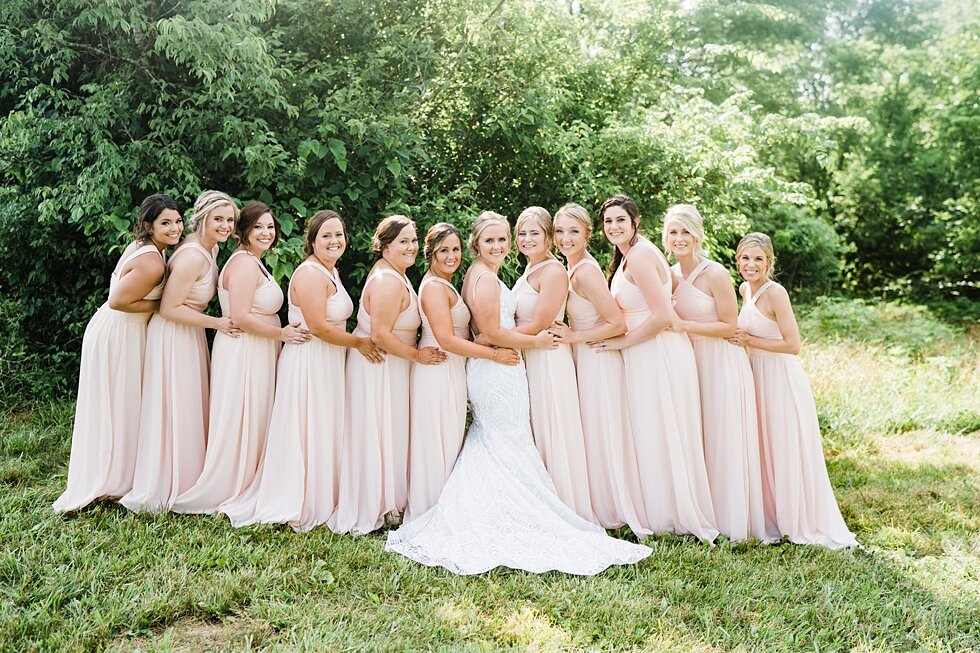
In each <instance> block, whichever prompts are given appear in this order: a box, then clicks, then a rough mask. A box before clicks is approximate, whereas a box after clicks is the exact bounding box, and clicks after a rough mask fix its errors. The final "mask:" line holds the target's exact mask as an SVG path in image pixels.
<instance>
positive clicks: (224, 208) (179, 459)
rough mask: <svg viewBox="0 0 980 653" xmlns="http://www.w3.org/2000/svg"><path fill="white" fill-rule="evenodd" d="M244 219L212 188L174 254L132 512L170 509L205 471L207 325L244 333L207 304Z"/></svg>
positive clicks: (152, 360)
mask: <svg viewBox="0 0 980 653" xmlns="http://www.w3.org/2000/svg"><path fill="white" fill-rule="evenodd" d="M236 220H238V206H237V205H236V204H235V201H234V200H233V199H231V197H229V196H228V195H226V194H225V193H222V192H220V191H216V190H208V191H204V192H203V193H201V194H200V196H198V198H197V201H195V202H194V213H193V214H192V215H191V219H190V220H189V221H188V226H189V228H190V230H191V234H190V235H189V236H187V238H185V239H184V241H183V242H182V243H181V244H180V246H179V247H178V248H177V251H176V252H174V254H173V256H171V257H170V262H169V263H168V265H167V268H168V273H167V284H166V286H164V289H163V296H162V297H161V298H160V312H159V313H158V314H156V315H154V316H153V317H152V318H150V324H149V326H148V327H147V334H146V356H145V360H144V363H143V395H142V396H143V404H142V410H141V412H140V425H139V444H138V448H137V453H136V471H135V477H134V479H133V488H132V490H131V491H130V492H129V493H128V494H126V496H124V497H123V498H122V499H120V500H119V502H120V503H121V504H123V505H124V506H126V507H127V508H129V509H130V510H136V511H139V510H148V511H152V512H160V511H165V510H169V509H170V507H171V506H172V505H173V504H174V501H176V500H177V497H178V496H180V495H181V494H182V493H183V492H185V491H186V490H188V489H189V488H190V487H191V486H192V485H193V484H194V482H195V481H196V480H197V479H198V477H199V476H200V475H201V470H202V469H203V467H204V448H205V438H206V437H207V432H208V399H209V384H208V343H207V340H206V339H205V337H204V329H216V330H217V331H219V332H220V333H223V334H225V335H226V336H230V337H232V338H237V337H238V336H239V335H241V330H240V329H239V328H238V327H237V326H236V325H235V324H234V323H232V321H231V318H230V317H228V316H227V315H225V316H222V317H212V316H210V315H205V313H204V309H205V308H207V306H208V302H210V301H211V298H212V297H214V293H215V290H216V289H217V285H218V266H217V264H216V263H215V256H217V254H218V244H219V243H223V242H225V241H226V240H228V237H229V236H231V234H232V232H233V231H234V230H235V221H236Z"/></svg>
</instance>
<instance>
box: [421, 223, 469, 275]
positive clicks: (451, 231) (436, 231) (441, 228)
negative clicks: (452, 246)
mask: <svg viewBox="0 0 980 653" xmlns="http://www.w3.org/2000/svg"><path fill="white" fill-rule="evenodd" d="M450 236H456V237H457V238H459V247H460V249H462V248H463V234H461V233H459V229H457V228H456V227H455V226H453V225H451V224H449V223H448V222H439V223H437V224H434V225H432V226H431V227H429V230H428V231H427V232H426V234H425V248H424V249H423V251H422V256H424V257H425V262H426V263H427V264H428V265H429V266H431V265H432V257H433V256H435V255H436V250H437V249H439V246H440V245H442V241H444V240H446V239H447V238H449V237H450ZM460 254H462V252H460Z"/></svg>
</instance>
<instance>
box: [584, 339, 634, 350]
mask: <svg viewBox="0 0 980 653" xmlns="http://www.w3.org/2000/svg"><path fill="white" fill-rule="evenodd" d="M628 346H629V345H628V344H627V342H626V337H625V336H617V337H615V338H609V339H607V340H596V341H593V342H590V343H589V347H591V348H592V351H597V352H603V351H619V350H621V349H624V348H626V347H628Z"/></svg>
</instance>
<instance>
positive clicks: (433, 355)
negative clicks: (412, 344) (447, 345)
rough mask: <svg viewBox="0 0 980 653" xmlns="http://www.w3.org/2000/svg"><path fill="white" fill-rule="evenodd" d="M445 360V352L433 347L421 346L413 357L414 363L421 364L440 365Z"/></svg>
mask: <svg viewBox="0 0 980 653" xmlns="http://www.w3.org/2000/svg"><path fill="white" fill-rule="evenodd" d="M445 361H446V352H444V351H440V350H439V349H436V348H435V347H422V348H421V349H419V350H418V354H417V355H416V357H415V362H416V363H421V364H422V365H441V364H442V363H444V362H445Z"/></svg>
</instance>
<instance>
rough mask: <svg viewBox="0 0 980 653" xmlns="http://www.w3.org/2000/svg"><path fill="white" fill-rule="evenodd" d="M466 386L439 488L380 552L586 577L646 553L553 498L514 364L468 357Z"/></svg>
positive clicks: (506, 307) (504, 297) (503, 314)
mask: <svg viewBox="0 0 980 653" xmlns="http://www.w3.org/2000/svg"><path fill="white" fill-rule="evenodd" d="M500 286H501V287H500V324H501V326H502V327H505V328H513V327H514V310H515V308H516V305H517V302H516V300H515V298H514V296H513V294H512V293H511V291H510V289H508V288H507V287H506V286H505V285H504V284H503V283H501V284H500ZM466 387H467V390H468V392H469V400H470V403H471V405H472V409H473V424H472V426H471V427H470V430H469V433H468V434H467V436H466V441H465V443H464V444H463V449H462V451H461V452H460V455H459V458H458V460H457V461H456V466H455V467H454V468H453V471H452V474H451V475H450V477H449V480H448V481H447V482H446V486H445V488H444V489H443V491H442V495H441V496H440V497H439V501H438V502H437V503H436V505H435V506H433V507H432V508H431V509H430V510H428V511H427V512H425V513H423V514H422V515H420V516H419V517H417V518H416V519H413V520H412V521H410V522H408V523H406V524H404V525H403V526H402V527H401V528H399V529H398V530H397V531H392V532H389V533H388V542H387V544H386V545H385V549H386V550H388V551H393V552H395V553H400V554H401V555H403V556H405V557H407V558H411V559H412V560H415V561H416V562H420V563H422V564H424V565H428V566H431V567H435V566H441V567H445V568H446V569H448V570H449V571H451V572H453V573H456V574H479V573H482V572H485V571H489V570H490V569H493V568H494V567H499V566H503V567H510V568H513V569H524V570H526V571H530V572H534V573H542V572H545V571H551V570H557V571H562V572H565V573H569V574H581V575H593V574H597V573H599V572H600V571H602V570H604V569H606V568H607V567H609V566H610V565H616V564H632V563H634V562H637V561H639V560H641V559H643V558H645V557H646V556H648V555H650V549H649V548H648V547H646V546H641V545H637V544H631V543H629V542H624V541H622V540H617V539H614V538H612V537H609V536H608V535H607V534H606V532H605V531H604V530H603V529H602V528H601V527H599V526H596V525H595V524H592V523H590V522H588V521H586V520H584V519H582V518H581V517H579V516H578V515H577V514H575V512H574V511H573V510H572V509H571V508H569V507H568V506H566V505H565V504H564V503H562V501H561V499H559V498H558V495H557V494H556V493H555V488H554V485H553V484H552V482H551V478H550V477H549V476H548V472H547V471H545V467H544V463H542V461H541V458H540V456H539V455H538V451H537V449H536V448H535V446H534V442H533V441H532V439H531V426H530V418H529V409H528V393H527V379H526V377H525V373H524V364H523V362H522V363H520V364H519V365H517V366H507V365H499V364H497V363H494V362H492V361H487V360H482V359H472V358H471V359H470V360H469V361H467V366H466ZM582 482H583V483H585V482H586V479H584V478H583V479H582Z"/></svg>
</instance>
